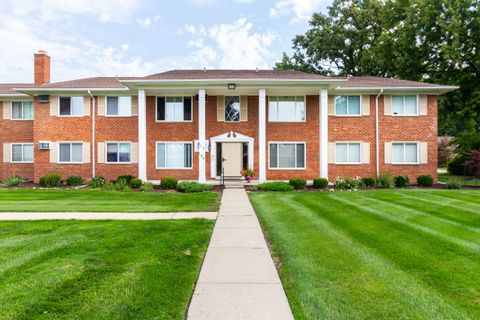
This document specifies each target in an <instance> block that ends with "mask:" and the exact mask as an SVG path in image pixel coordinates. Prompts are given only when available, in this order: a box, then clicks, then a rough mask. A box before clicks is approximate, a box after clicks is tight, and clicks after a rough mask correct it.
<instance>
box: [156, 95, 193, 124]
mask: <svg viewBox="0 0 480 320" xmlns="http://www.w3.org/2000/svg"><path fill="white" fill-rule="evenodd" d="M162 97H163V98H165V110H166V108H167V97H174V98H182V105H184V103H185V97H190V99H191V100H190V101H191V103H190V113H191V115H192V116H191V118H192V119H191V120H181V121H169V120H158V98H162ZM193 99H195V97H194V96H189V95H183V96H182V95H161V96H155V122H161V123H182V122H185V123H189V122H193ZM199 100H200V96H199ZM199 102H200V101H199ZM183 118H185V115H184V116H183Z"/></svg>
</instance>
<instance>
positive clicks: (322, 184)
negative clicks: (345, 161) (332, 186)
mask: <svg viewBox="0 0 480 320" xmlns="http://www.w3.org/2000/svg"><path fill="white" fill-rule="evenodd" d="M313 187H314V188H315V189H325V188H326V187H328V179H326V178H316V179H313Z"/></svg>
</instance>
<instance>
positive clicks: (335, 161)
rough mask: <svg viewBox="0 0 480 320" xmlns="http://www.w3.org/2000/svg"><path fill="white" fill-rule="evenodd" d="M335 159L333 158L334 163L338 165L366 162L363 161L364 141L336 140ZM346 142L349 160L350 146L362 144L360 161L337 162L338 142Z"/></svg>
mask: <svg viewBox="0 0 480 320" xmlns="http://www.w3.org/2000/svg"><path fill="white" fill-rule="evenodd" d="M334 143H335V159H334V160H333V161H334V162H333V163H334V164H337V165H355V166H356V165H362V164H364V163H363V147H362V145H363V142H362V141H335V142H334ZM339 143H340V144H346V145H347V160H348V153H349V151H348V146H349V145H350V144H358V145H359V146H360V151H359V152H360V161H359V162H337V144H339Z"/></svg>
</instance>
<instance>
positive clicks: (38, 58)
mask: <svg viewBox="0 0 480 320" xmlns="http://www.w3.org/2000/svg"><path fill="white" fill-rule="evenodd" d="M33 62H34V73H35V75H34V79H35V82H34V83H35V85H36V86H38V85H41V84H44V83H49V82H50V57H49V56H48V55H47V53H46V52H42V51H39V52H38V53H35V55H34V61H33Z"/></svg>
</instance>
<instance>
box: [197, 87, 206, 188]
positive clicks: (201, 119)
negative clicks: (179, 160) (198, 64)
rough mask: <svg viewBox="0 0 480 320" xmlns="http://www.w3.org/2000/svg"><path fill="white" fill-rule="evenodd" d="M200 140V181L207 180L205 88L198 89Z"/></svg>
mask: <svg viewBox="0 0 480 320" xmlns="http://www.w3.org/2000/svg"><path fill="white" fill-rule="evenodd" d="M198 140H199V141H200V146H201V147H200V150H199V151H200V152H199V156H198V181H199V182H205V181H206V175H205V157H206V155H205V151H206V150H205V146H206V141H205V90H203V89H201V90H198Z"/></svg>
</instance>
